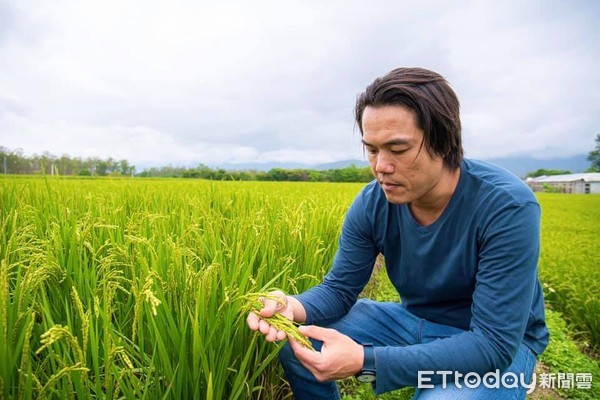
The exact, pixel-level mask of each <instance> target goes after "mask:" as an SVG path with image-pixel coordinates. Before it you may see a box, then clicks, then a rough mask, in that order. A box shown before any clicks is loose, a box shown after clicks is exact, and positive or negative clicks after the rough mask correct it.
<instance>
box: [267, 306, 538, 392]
mask: <svg viewBox="0 0 600 400" xmlns="http://www.w3.org/2000/svg"><path fill="white" fill-rule="evenodd" d="M327 327H328V328H333V329H335V330H337V331H339V332H341V333H343V334H345V335H348V336H350V337H351V338H353V339H354V340H355V341H356V342H358V343H373V345H374V346H408V345H412V344H418V343H427V342H430V341H432V340H435V339H438V338H444V337H449V336H452V335H456V334H458V333H461V332H463V331H462V330H461V329H458V328H455V327H451V326H447V325H441V324H436V323H433V322H429V321H426V320H424V319H420V318H418V317H416V316H414V315H412V314H411V313H409V312H408V311H407V310H406V309H405V308H404V307H403V306H402V305H401V304H400V303H380V302H375V301H371V300H366V299H361V300H359V301H358V302H357V303H356V304H355V305H354V307H352V309H351V310H350V312H349V313H348V314H347V315H345V316H344V317H343V318H341V319H340V320H338V321H336V322H334V323H332V324H330V325H328V326H327ZM314 345H315V348H317V349H318V348H319V347H320V343H314ZM279 360H280V362H281V365H282V367H283V370H284V371H285V374H286V377H287V379H288V381H289V383H290V386H291V387H292V391H293V392H294V395H295V398H296V399H297V400H304V399H339V398H340V394H339V391H338V388H337V385H336V383H335V382H317V381H316V379H315V378H314V377H313V375H312V374H311V373H310V372H309V371H308V370H307V369H306V368H304V366H302V364H300V362H299V361H298V360H297V359H296V357H295V356H294V352H293V351H292V350H291V347H290V346H289V345H288V344H287V343H286V344H285V345H284V346H283V347H282V348H281V350H280V352H279ZM536 360H537V359H536V355H535V353H534V352H533V351H531V350H530V349H529V348H528V347H527V346H525V345H523V344H522V345H521V347H520V349H519V351H518V353H517V355H516V356H515V359H514V360H513V363H512V364H511V365H510V367H509V368H508V369H507V370H505V371H503V372H502V373H501V375H503V374H506V373H508V372H512V373H514V374H516V376H517V377H519V376H520V374H521V373H522V374H524V376H525V378H526V382H527V383H529V381H530V380H531V376H532V373H533V370H534V369H535V364H536ZM459 385H460V386H461V388H458V387H457V386H456V385H455V384H454V379H450V378H449V379H448V382H447V384H446V387H442V384H439V385H436V386H435V387H433V388H427V389H416V391H415V395H414V397H413V399H414V400H434V399H456V400H462V399H497V400H501V399H524V398H525V394H526V391H527V388H525V387H523V386H520V385H519V387H518V388H506V387H503V385H499V386H500V387H499V388H488V387H486V386H485V385H483V384H480V385H479V386H478V387H476V388H469V387H467V385H465V384H462V385H461V384H460V383H459ZM470 386H473V385H470ZM507 386H513V385H512V383H510V382H509V383H508V384H507Z"/></svg>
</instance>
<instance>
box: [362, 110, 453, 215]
mask: <svg viewBox="0 0 600 400" xmlns="http://www.w3.org/2000/svg"><path fill="white" fill-rule="evenodd" d="M362 130H363V137H362V141H363V144H364V146H365V151H366V153H367V156H368V158H369V163H370V164H371V170H372V171H373V175H375V177H376V178H377V181H378V182H379V184H380V185H381V187H382V189H383V191H384V192H385V196H386V198H387V200H388V201H389V202H390V203H395V204H405V203H414V202H417V203H418V202H421V203H427V202H428V201H430V200H435V198H434V197H433V196H435V192H436V191H435V188H436V186H437V185H438V184H439V182H440V179H441V178H442V177H444V176H446V173H447V170H445V169H444V165H443V161H442V159H441V157H436V158H432V157H431V156H430V154H429V152H428V151H427V150H426V149H425V144H424V143H423V138H424V132H423V131H422V130H421V129H419V128H418V127H417V123H416V118H415V115H414V112H413V111H412V110H410V109H409V108H407V107H403V106H396V105H394V106H382V107H366V108H365V110H364V111H363V118H362Z"/></svg>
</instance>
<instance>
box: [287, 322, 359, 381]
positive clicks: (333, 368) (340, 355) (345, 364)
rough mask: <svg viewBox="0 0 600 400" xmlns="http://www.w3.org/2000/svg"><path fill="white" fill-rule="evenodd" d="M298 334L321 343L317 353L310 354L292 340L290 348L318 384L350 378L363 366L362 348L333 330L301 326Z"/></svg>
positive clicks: (310, 352) (310, 351) (309, 351)
mask: <svg viewBox="0 0 600 400" xmlns="http://www.w3.org/2000/svg"><path fill="white" fill-rule="evenodd" d="M300 332H302V334H304V335H306V336H308V337H310V338H313V339H316V340H320V341H322V342H323V347H322V348H321V351H320V352H317V351H312V350H310V349H307V348H306V347H304V346H302V345H301V344H299V343H298V342H296V341H295V340H293V339H290V345H291V346H292V350H293V351H294V354H296V358H297V359H298V360H299V361H300V362H301V363H302V365H304V367H306V369H308V370H309V371H310V372H312V374H313V375H314V376H315V378H316V379H317V380H318V381H320V382H323V381H332V380H336V379H343V378H347V377H349V376H353V375H355V374H356V373H358V372H359V371H360V370H361V369H362V366H363V361H364V350H363V347H362V346H361V345H360V344H358V343H356V342H355V341H354V340H352V339H351V338H350V337H348V336H346V335H343V334H341V333H339V332H338V331H336V330H334V329H327V328H321V327H318V326H314V325H310V326H301V327H300Z"/></svg>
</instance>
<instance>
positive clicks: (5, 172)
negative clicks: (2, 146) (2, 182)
mask: <svg viewBox="0 0 600 400" xmlns="http://www.w3.org/2000/svg"><path fill="white" fill-rule="evenodd" d="M7 166H8V165H7V164H6V154H5V155H4V175H6V174H7V173H8V172H7V170H8V168H7Z"/></svg>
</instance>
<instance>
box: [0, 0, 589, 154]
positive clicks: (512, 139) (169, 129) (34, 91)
mask: <svg viewBox="0 0 600 400" xmlns="http://www.w3.org/2000/svg"><path fill="white" fill-rule="evenodd" d="M0 7H2V9H0V15H2V16H1V17H0V26H1V28H0V144H2V145H4V146H7V147H9V148H22V149H23V150H24V151H25V152H26V153H34V152H42V151H44V150H48V151H50V152H53V153H56V154H60V153H69V154H71V155H72V156H86V155H87V154H91V153H93V152H95V154H97V155H98V156H101V155H102V156H113V157H115V158H126V159H128V160H129V161H131V162H133V163H138V164H142V163H143V164H144V165H164V164H165V163H172V164H197V163H200V162H202V163H206V164H214V163H220V162H223V163H224V162H234V163H235V162H238V163H241V162H253V161H260V160H263V161H264V160H269V161H279V160H286V161H306V160H316V161H319V162H321V161H323V162H329V161H335V160H339V159H345V158H357V157H361V156H362V153H361V152H360V145H359V139H358V137H357V134H356V132H355V130H354V123H353V115H352V108H353V105H354V101H355V98H356V94H357V93H358V92H360V91H361V90H362V89H363V88H364V87H365V86H366V85H367V84H368V83H370V82H371V81H372V80H373V79H374V78H375V77H376V76H380V75H382V74H384V73H386V72H387V71H389V70H391V69H392V68H395V67H397V66H401V65H419V66H424V67H427V68H431V69H434V70H436V71H438V72H440V73H442V74H443V75H445V76H446V77H447V79H448V80H449V81H450V83H451V84H452V86H453V87H454V88H455V89H456V91H457V93H458V95H459V97H460V99H461V104H462V112H463V127H464V142H465V147H466V153H467V154H468V155H469V156H473V157H478V158H491V157H497V156H503V155H517V154H519V155H523V154H530V155H541V156H562V155H573V154H581V153H586V152H587V151H589V149H591V148H592V147H593V143H594V142H593V139H594V137H595V135H596V133H597V115H600V113H599V111H600V110H599V109H598V108H599V104H600V101H598V100H599V98H598V97H599V95H598V93H600V77H599V76H598V74H597V73H596V72H595V71H596V69H597V68H596V66H597V65H598V64H599V61H600V55H599V52H598V47H597V43H598V41H599V40H598V39H600V38H599V32H598V29H597V28H596V19H597V18H595V17H597V16H598V14H599V13H598V11H599V6H598V5H596V4H595V3H594V2H580V3H574V4H573V3H568V4H567V3H564V4H563V3H557V4H548V3H547V2H544V1H532V2H527V3H522V2H516V1H506V2H492V1H483V2H481V1H470V2H461V3H456V4H453V3H447V2H444V1H424V2H420V3H419V4H416V3H413V2H404V1H400V2H398V1H384V0H379V1H374V2H370V3H368V4H367V3H365V2H358V1H349V2H341V1H333V2H316V1H306V2H300V3H298V2H297V3H293V4H289V3H283V2H276V1H265V2H259V3H251V2H243V1H231V2H220V3H215V2H212V3H211V2H205V1H201V2H191V1H175V2H169V3H164V2H158V1H147V2H143V3H142V2H120V1H115V0H107V1H103V2H100V1H94V2H76V1H59V2H53V3H51V4H50V3H46V2H41V1H33V0H31V1H22V2H18V3H12V4H11V5H7V4H5V3H3V5H2V6H0ZM567 137H568V140H567V139H566V138H567ZM52 138H53V139H52ZM116 143H118V146H117V145H115V144H116Z"/></svg>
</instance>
